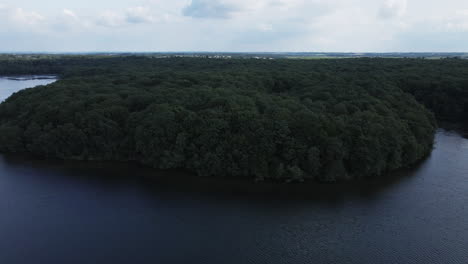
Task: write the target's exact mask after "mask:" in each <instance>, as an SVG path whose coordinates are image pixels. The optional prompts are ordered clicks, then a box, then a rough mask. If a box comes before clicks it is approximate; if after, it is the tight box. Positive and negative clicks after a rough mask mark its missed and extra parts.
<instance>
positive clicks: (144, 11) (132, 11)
mask: <svg viewBox="0 0 468 264" xmlns="http://www.w3.org/2000/svg"><path fill="white" fill-rule="evenodd" d="M126 20H127V22H129V23H135V24H138V23H151V22H155V21H156V18H155V17H154V16H153V14H152V13H151V10H150V9H149V8H148V7H143V6H137V7H132V8H129V9H127V12H126Z"/></svg>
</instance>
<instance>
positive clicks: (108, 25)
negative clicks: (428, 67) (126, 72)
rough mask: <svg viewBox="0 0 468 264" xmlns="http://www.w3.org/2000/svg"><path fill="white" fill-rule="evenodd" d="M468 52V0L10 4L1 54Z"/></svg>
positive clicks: (61, 0)
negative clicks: (103, 52) (108, 52)
mask: <svg viewBox="0 0 468 264" xmlns="http://www.w3.org/2000/svg"><path fill="white" fill-rule="evenodd" d="M41 51H42V52H99V51H110V52H116V51H123V52H165V51H193V52H197V51H208V52H221V51H229V52H260V51H262V52H298V51H300V52H468V1H467V0H444V1H440V0H112V1H110V0H73V1H70V0H41V1H38V0H0V52H41Z"/></svg>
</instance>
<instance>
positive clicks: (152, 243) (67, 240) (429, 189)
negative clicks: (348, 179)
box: [0, 87, 468, 264]
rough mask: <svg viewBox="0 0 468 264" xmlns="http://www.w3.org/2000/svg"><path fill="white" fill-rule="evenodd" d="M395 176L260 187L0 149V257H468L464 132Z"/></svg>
mask: <svg viewBox="0 0 468 264" xmlns="http://www.w3.org/2000/svg"><path fill="white" fill-rule="evenodd" d="M0 88H1V87H0ZM400 174H401V175H398V176H395V177H389V178H387V179H383V180H379V181H371V182H361V183H359V182H358V183H352V184H339V185H307V184H306V185H286V186H284V185H274V184H261V185H258V184H254V183H245V182H239V181H237V180H225V181H219V180H212V179H200V178H194V177H190V176H189V175H186V174H184V173H182V172H159V171H156V170H150V169H145V168H141V167H138V166H134V165H129V164H113V163H82V162H63V161H40V160H35V159H31V158H24V157H15V156H1V157H0V263H2V264H3V263H5V264H17V263H47V264H55V263H80V264H82V263H113V264H114V263H158V264H159V263H207V264H211V263H213V264H221V263H227V264H230V263H233V264H234V263H235V264H241V263H271V264H276V263H294V264H296V263H297V264H301V263H304V264H305V263H307V264H310V263H318V264H321V263H356V264H357V263H369V264H380V263H382V264H388V263H418V264H419V263H421V264H427V263H441V264H442V263H443V264H451V263H462V264H466V263H468V140H467V139H464V138H462V137H461V136H459V135H458V134H456V133H451V132H446V131H444V130H440V131H439V132H438V133H437V137H436V145H435V150H434V152H433V153H432V155H431V156H430V157H429V158H428V159H427V160H426V161H425V162H423V163H422V164H421V165H420V166H419V167H418V168H416V169H414V170H412V171H407V172H402V173H400Z"/></svg>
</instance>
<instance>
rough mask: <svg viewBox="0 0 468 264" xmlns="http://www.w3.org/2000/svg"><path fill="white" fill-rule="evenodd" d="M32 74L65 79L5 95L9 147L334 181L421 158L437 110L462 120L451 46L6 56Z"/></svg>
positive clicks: (465, 100)
mask: <svg viewBox="0 0 468 264" xmlns="http://www.w3.org/2000/svg"><path fill="white" fill-rule="evenodd" d="M25 74H51V75H58V76H59V77H60V80H59V81H57V82H55V83H53V84H50V85H47V86H40V87H36V88H31V89H26V90H22V91H20V92H17V93H15V94H14V95H12V96H11V97H10V98H8V99H7V100H6V101H4V102H3V103H2V104H0V151H1V152H3V153H29V154H33V155H37V156H40V157H48V158H59V159H76V160H106V161H122V162H127V161H132V162H138V163H140V164H144V165H148V166H151V167H154V168H160V169H185V170H188V171H191V172H193V173H195V174H197V175H200V176H216V177H244V178H251V179H255V180H266V179H267V180H275V181H280V182H290V181H304V180H316V181H321V182H335V181H342V180H352V179H362V178H375V177H380V176H383V175H385V174H387V173H389V172H391V171H395V170H397V169H400V168H406V167H410V166H412V165H414V164H415V163H417V162H418V161H420V160H421V159H423V158H425V157H426V156H428V155H429V154H430V153H431V151H432V147H433V142H434V133H435V130H436V128H437V121H440V122H450V123H456V124H458V125H460V126H465V127H466V126H467V125H468V89H467V86H468V61H466V60H461V59H456V58H451V59H440V60H425V59H417V58H415V59H408V58H399V59H395V58H387V59H385V58H355V59H323V60H305V59H294V60H292V59H281V58H280V59H258V58H257V59H254V58H244V57H240V58H187V57H168V58H155V57H151V56H126V55H121V56H58V55H57V56H52V55H50V56H45V55H44V56H43V57H39V58H34V59H24V58H15V59H11V58H9V59H8V60H6V59H1V58H0V75H25ZM440 122H439V123H440Z"/></svg>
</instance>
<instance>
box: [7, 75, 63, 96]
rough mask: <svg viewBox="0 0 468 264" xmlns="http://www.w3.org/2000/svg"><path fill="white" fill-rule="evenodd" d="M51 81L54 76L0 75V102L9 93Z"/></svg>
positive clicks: (53, 80)
mask: <svg viewBox="0 0 468 264" xmlns="http://www.w3.org/2000/svg"><path fill="white" fill-rule="evenodd" d="M52 82H55V79H54V76H41V75H38V76H15V77H1V76H0V102H3V100H5V99H7V98H8V97H9V96H10V95H11V94H13V93H15V92H17V91H19V90H22V89H24V88H29V87H34V86H37V85H46V84H49V83H52Z"/></svg>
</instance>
